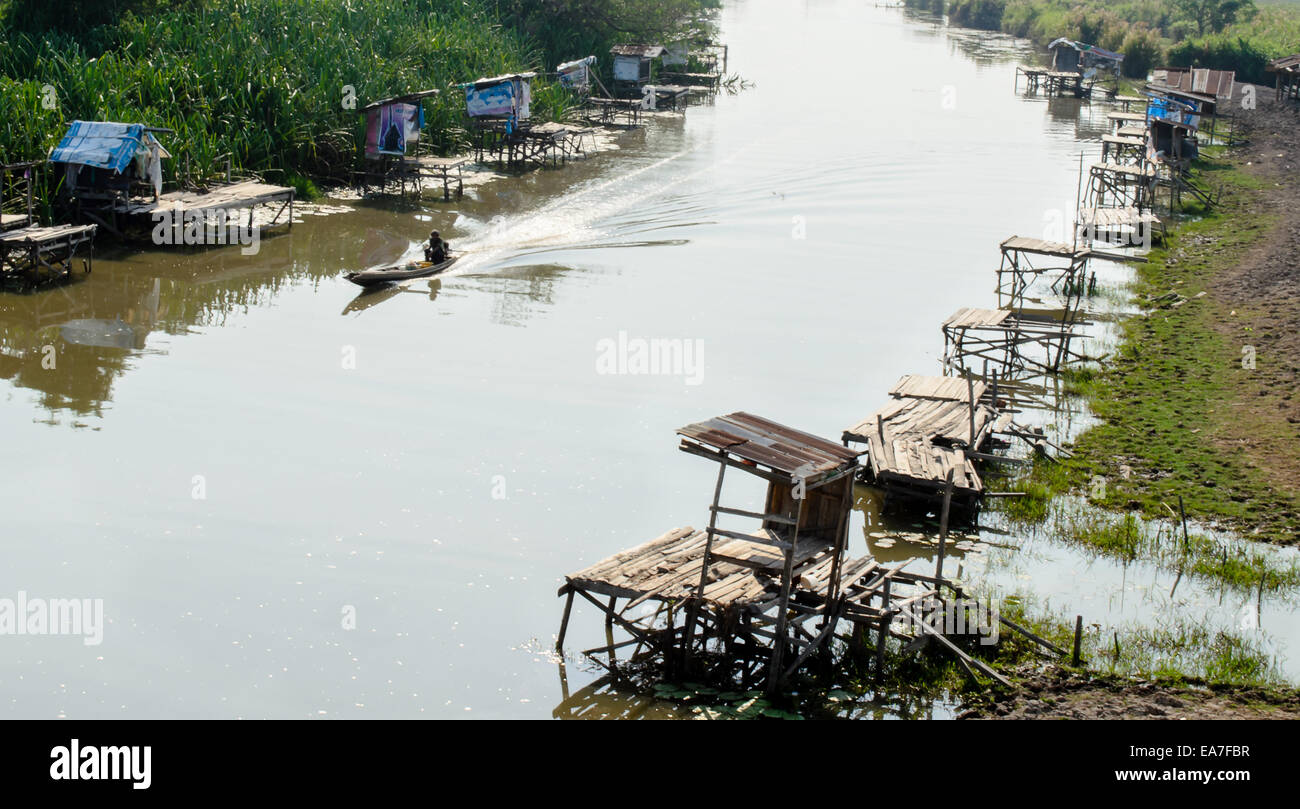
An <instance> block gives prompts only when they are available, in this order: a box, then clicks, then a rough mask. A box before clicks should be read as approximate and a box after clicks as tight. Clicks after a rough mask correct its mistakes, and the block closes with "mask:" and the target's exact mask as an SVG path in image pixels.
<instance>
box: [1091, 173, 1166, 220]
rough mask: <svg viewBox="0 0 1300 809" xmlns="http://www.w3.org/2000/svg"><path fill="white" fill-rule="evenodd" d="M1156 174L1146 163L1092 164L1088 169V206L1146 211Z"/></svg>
mask: <svg viewBox="0 0 1300 809" xmlns="http://www.w3.org/2000/svg"><path fill="white" fill-rule="evenodd" d="M1157 180H1158V175H1157V173H1156V167H1155V166H1154V165H1152V164H1150V163H1147V162H1142V163H1111V162H1102V163H1093V164H1092V165H1090V166H1089V167H1088V193H1087V196H1086V199H1087V204H1088V206H1089V207H1094V208H1105V207H1118V208H1137V209H1139V210H1143V209H1146V208H1149V207H1150V206H1151V205H1152V204H1153V203H1154V201H1155V189H1156V182H1157Z"/></svg>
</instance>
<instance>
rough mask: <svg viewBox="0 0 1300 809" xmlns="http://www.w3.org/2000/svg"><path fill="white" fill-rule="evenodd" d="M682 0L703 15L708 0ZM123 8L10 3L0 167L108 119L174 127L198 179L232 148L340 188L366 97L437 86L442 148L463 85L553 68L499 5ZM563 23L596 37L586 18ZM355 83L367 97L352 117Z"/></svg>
mask: <svg viewBox="0 0 1300 809" xmlns="http://www.w3.org/2000/svg"><path fill="white" fill-rule="evenodd" d="M678 2H679V4H680V3H685V4H687V5H690V6H692V7H702V6H703V5H705V4H706V3H707V2H708V0H678ZM650 4H651V0H624V3H623V5H625V6H636V5H650ZM36 5H37V6H39V5H40V4H39V3H37V4H36ZM92 5H95V4H92ZM111 5H113V8H114V10H115V13H116V14H117V16H114V17H111V22H105V20H109V19H110V17H109V16H106V14H105V13H104V12H103V11H102V9H101V8H100V7H99V6H96V9H97V10H96V11H95V12H94V13H95V14H97V15H98V16H94V17H93V22H94V23H95V24H94V25H93V26H90V27H88V24H83V23H79V22H77V21H76V20H71V21H69V22H68V25H67V26H65V28H66V29H67V30H57V29H49V28H45V27H44V25H45V24H46V23H42V22H41V20H40V19H36V16H33V14H27V16H23V14H24V13H26V12H24V9H26V10H27V12H30V11H31V9H30V8H28V7H29V6H30V7H33V8H34V7H35V6H33V3H32V2H31V0H19V2H16V3H13V4H10V5H9V6H7V7H5V13H6V16H5V17H4V20H3V28H0V90H2V91H3V92H0V159H3V160H5V161H10V162H11V161H15V160H21V159H32V158H40V157H44V156H45V154H46V153H47V152H48V150H49V149H50V147H52V146H53V145H54V144H55V143H56V142H57V141H58V138H59V137H60V136H61V135H62V133H63V131H64V130H65V128H66V125H67V123H69V122H70V121H72V120H75V119H83V120H110V121H123V122H132V123H137V122H138V123H146V124H149V125H152V126H158V127H165V128H169V129H172V130H175V132H174V134H170V135H165V136H164V137H163V141H164V145H165V146H166V147H167V148H168V150H169V151H170V152H171V153H172V155H173V156H174V161H173V164H172V165H173V166H174V167H178V168H184V167H185V166H189V167H190V170H191V171H192V172H193V173H196V174H203V173H209V172H210V173H215V172H216V171H217V170H218V168H219V167H220V166H221V165H222V160H221V158H222V156H223V155H230V157H231V161H232V163H233V165H234V166H235V167H236V168H242V169H245V170H250V171H256V172H270V173H272V175H273V177H278V178H280V179H285V178H290V177H297V176H305V177H314V178H317V179H320V178H334V179H343V178H345V177H346V176H347V173H348V170H349V169H351V168H352V167H353V166H354V165H355V161H356V156H357V153H358V149H359V147H360V144H361V143H362V138H363V134H364V120H363V116H362V114H361V108H362V107H363V106H365V104H366V103H368V102H369V101H373V100H376V99H379V98H383V97H386V96H391V95H394V94H399V93H403V92H408V91H412V90H423V89H428V88H437V89H440V90H441V91H442V94H441V95H440V96H438V97H437V98H436V99H434V100H426V102H425V110H426V124H427V129H426V137H427V138H429V139H430V140H431V142H432V145H433V146H434V148H435V149H438V150H440V151H444V152H445V151H449V150H454V149H456V148H458V147H462V146H464V145H465V142H466V136H465V132H464V129H463V108H464V96H463V94H462V93H461V91H460V90H459V89H458V88H457V84H459V83H460V82H465V81H469V80H473V79H475V78H478V77H480V76H485V75H495V74H499V73H505V72H511V71H517V70H527V69H536V70H541V69H548V66H547V65H544V64H542V58H543V57H542V53H541V50H540V49H539V48H538V47H537V45H536V43H535V40H534V39H533V38H531V37H530V36H529V35H528V34H526V33H524V32H521V31H520V30H517V29H516V28H514V27H511V26H508V25H503V24H502V22H501V21H502V15H501V13H500V12H499V11H498V9H497V5H496V2H495V1H494V0H366V1H365V2H359V0H174V2H164V1H163V0H152V1H151V0H138V2H121V1H119V2H115V3H113V4H111ZM122 9H125V10H122ZM137 12H138V13H137ZM37 16H38V15H37ZM47 16H48V15H47ZM41 19H44V18H41ZM567 24H568V26H569V28H568V29H567V30H572V31H579V30H584V28H586V29H590V30H595V28H594V27H592V24H590V23H589V22H588V21H585V20H583V19H581V18H574V19H570V20H568V22H567ZM28 29H38V30H28ZM575 55H583V54H578V53H577V52H575ZM553 68H554V66H553V65H550V66H549V69H553ZM47 86H49V87H52V88H53V90H54V92H55V94H56V98H57V104H56V105H55V106H54V108H53V109H46V108H45V107H43V106H42V103H41V102H42V98H43V96H42V89H43V88H45V87H47ZM346 87H351V88H352V90H353V91H354V92H355V98H356V103H355V105H354V107H353V108H351V109H349V108H347V107H346V106H345V103H344V100H345V88H346ZM534 91H535V98H536V99H537V103H536V104H535V108H534V109H535V114H536V115H537V116H538V117H541V118H543V119H546V118H548V117H552V116H559V115H562V114H563V113H564V111H565V109H566V99H565V98H564V97H563V95H562V93H560V92H559V91H558V90H557V89H555V88H554V87H553V86H551V83H550V82H548V80H547V79H546V78H545V77H539V79H538V80H537V81H536V82H535V83H534Z"/></svg>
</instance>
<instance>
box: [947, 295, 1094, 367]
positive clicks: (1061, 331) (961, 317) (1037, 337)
mask: <svg viewBox="0 0 1300 809" xmlns="http://www.w3.org/2000/svg"><path fill="white" fill-rule="evenodd" d="M1088 325H1091V324H1089V323H1086V322H1082V321H1078V320H1076V319H1075V318H1074V317H1073V314H1072V313H1071V312H1070V311H1069V310H1067V311H1066V312H1065V313H1064V315H1063V317H1062V319H1061V320H1059V321H1058V320H1054V319H1052V318H1051V317H1048V316H1045V315H1038V314H1031V313H1028V312H1025V311H1016V312H1012V311H1009V310H1006V309H979V308H975V307H963V308H961V309H958V310H957V311H956V312H954V313H953V314H952V315H951V316H950V317H949V318H948V319H947V320H945V321H944V322H943V326H942V331H943V339H944V367H945V368H946V369H948V370H949V371H955V370H964V371H966V372H968V373H970V372H973V371H974V369H973V368H972V367H971V366H970V363H971V362H973V361H983V362H985V363H987V364H988V366H989V367H993V368H995V369H998V370H999V373H1000V375H1001V376H1004V377H1005V376H1014V375H1017V374H1025V373H1028V374H1030V375H1035V374H1041V373H1055V372H1057V371H1059V370H1060V369H1061V367H1062V366H1064V365H1066V364H1068V363H1070V362H1073V361H1078V360H1083V359H1086V357H1085V356H1084V355H1083V354H1081V353H1080V352H1078V351H1075V350H1074V349H1073V347H1072V344H1073V341H1074V339H1075V338H1076V337H1079V336H1080V334H1079V332H1078V331H1077V329H1079V328H1081V327H1084V326H1088Z"/></svg>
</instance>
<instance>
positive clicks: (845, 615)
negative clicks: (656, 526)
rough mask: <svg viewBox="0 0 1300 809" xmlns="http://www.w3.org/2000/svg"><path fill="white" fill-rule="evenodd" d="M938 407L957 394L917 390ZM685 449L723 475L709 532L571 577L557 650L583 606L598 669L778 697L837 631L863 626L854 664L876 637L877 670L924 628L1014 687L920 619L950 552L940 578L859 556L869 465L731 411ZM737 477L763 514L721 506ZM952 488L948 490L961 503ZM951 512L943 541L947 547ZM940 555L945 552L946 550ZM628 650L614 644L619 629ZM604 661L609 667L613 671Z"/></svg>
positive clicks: (682, 536) (703, 425) (697, 432)
mask: <svg viewBox="0 0 1300 809" xmlns="http://www.w3.org/2000/svg"><path fill="white" fill-rule="evenodd" d="M905 384H907V385H912V386H914V388H915V389H917V390H922V389H923V391H928V392H931V393H933V394H934V395H937V396H942V395H947V393H948V392H949V387H945V386H944V385H943V384H933V383H930V382H928V381H925V380H914V381H910V382H908V381H905ZM677 432H678V435H680V436H681V444H680V447H679V448H680V449H681V450H682V451H683V452H686V453H688V454H691V455H695V456H698V457H701V458H706V459H708V460H711V461H714V462H716V463H717V464H718V477H717V482H716V484H715V486H714V493H713V504H712V506H710V508H709V524H708V527H707V528H706V529H703V530H699V529H696V528H693V527H690V526H686V527H682V528H675V529H673V530H671V531H668V532H665V533H663V534H661V535H660V536H658V537H656V538H655V539H652V540H650V541H649V542H646V543H643V544H641V545H638V546H636V547H635V548H632V549H631V550H627V551H623V552H621V553H616V554H614V555H612V556H610V557H608V558H606V559H603V560H601V561H599V562H597V563H595V564H593V565H590V566H588V567H586V568H583V569H581V570H578V571H577V572H574V573H570V574H569V575H567V576H565V580H564V584H563V585H562V586H561V587H560V588H559V592H558V595H559V596H561V597H563V598H565V604H564V617H563V619H562V620H561V624H560V632H559V636H558V638H557V641H556V647H557V648H558V649H563V647H564V641H565V638H566V636H567V634H568V628H569V619H570V617H571V615H572V611H573V604H574V601H575V599H576V598H581V599H582V600H583V601H585V602H587V603H589V604H591V605H592V606H594V607H596V609H598V610H599V611H600V612H601V613H602V614H603V616H604V619H605V639H606V643H605V645H603V646H600V647H596V648H592V649H586V650H585V651H584V652H583V654H584V655H586V656H587V658H588V659H590V660H592V661H594V662H596V663H599V664H601V665H603V666H605V667H606V668H607V669H608V670H609V673H610V675H611V676H613V677H618V676H619V672H620V670H619V668H618V665H617V661H616V657H615V653H616V651H617V650H619V649H626V648H628V647H632V650H631V653H630V658H629V660H630V661H631V662H634V663H638V664H641V665H642V666H653V667H657V668H660V669H661V670H662V673H663V676H664V677H665V678H668V679H675V678H676V679H680V678H684V677H690V678H700V679H701V680H702V681H706V682H713V683H729V684H734V685H738V686H739V687H741V688H744V689H748V688H750V687H752V686H756V685H759V684H762V685H763V686H764V687H765V689H766V690H767V692H768V693H772V692H774V691H776V690H777V689H778V688H780V687H781V685H782V684H784V683H786V682H787V681H788V680H789V678H790V677H792V676H793V675H794V674H795V673H796V672H798V671H799V670H800V669H801V668H803V667H804V666H805V664H807V663H809V662H810V661H816V662H819V663H822V664H829V663H830V662H831V655H832V653H833V647H832V644H831V641H832V640H833V639H834V638H836V637H837V636H836V630H837V627H838V626H839V625H840V623H841V622H845V621H847V622H848V623H849V624H851V625H852V626H853V634H852V637H851V638H850V639H849V640H850V643H849V649H850V652H851V653H855V656H856V654H860V653H862V652H864V651H866V650H867V649H869V648H870V647H869V645H868V643H867V635H868V633H869V632H872V631H874V633H875V636H876V637H875V645H874V648H875V670H876V672H877V674H879V673H880V671H881V670H882V667H883V664H884V654H885V648H886V642H887V641H888V639H889V638H890V637H906V638H908V639H909V640H912V639H915V637H916V636H915V635H904V634H901V633H899V632H897V631H895V630H894V629H893V628H892V626H891V625H892V624H893V623H894V621H895V619H898V618H902V619H904V620H910V621H913V622H914V623H913V628H914V629H915V631H917V632H919V633H921V634H925V635H928V636H931V637H933V638H934V639H936V640H937V641H938V642H939V643H941V644H943V645H944V646H945V647H946V648H948V649H949V650H951V651H952V652H953V653H954V654H956V655H958V656H959V658H960V659H961V660H962V662H963V663H965V664H966V665H968V666H973V667H975V668H979V669H980V670H981V671H983V672H984V673H985V674H987V675H988V676H990V677H992V678H993V679H995V680H997V681H999V682H1002V683H1004V684H1005V683H1007V681H1006V679H1005V678H1003V677H1001V675H999V674H997V672H995V671H993V670H992V669H989V668H988V667H987V666H985V665H984V664H983V663H981V662H979V661H978V660H976V659H974V658H971V657H970V656H968V655H966V654H965V653H963V652H962V651H961V650H960V649H959V648H957V647H956V646H955V645H953V644H952V643H951V642H949V641H948V640H947V639H946V638H944V637H943V634H942V632H941V631H940V630H939V629H936V628H935V626H934V624H933V623H929V622H927V621H925V620H917V618H916V616H917V615H918V614H921V613H923V612H924V610H925V608H926V606H927V605H935V604H942V603H943V598H944V593H943V592H942V591H943V590H944V589H945V588H947V589H948V590H950V591H952V592H953V593H956V594H958V595H960V591H959V590H958V588H956V587H955V586H954V585H952V584H951V583H949V582H947V581H946V580H945V579H944V578H943V569H942V565H943V563H942V558H943V557H942V552H941V553H940V556H939V558H940V561H939V562H938V563H937V564H936V569H935V575H934V576H923V575H919V574H914V573H909V572H907V571H905V570H903V567H904V565H898V566H895V567H887V566H884V565H881V564H880V563H878V562H877V561H876V560H874V559H871V558H849V557H848V556H847V553H846V551H847V541H848V525H849V515H850V512H851V510H852V506H853V478H854V474H853V473H854V470H855V469H856V468H857V458H858V455H859V453H855V452H853V451H851V450H849V449H847V448H845V447H842V446H840V445H838V444H835V443H833V442H831V441H827V440H825V439H822V438H818V437H816V436H814V435H811V434H809V433H804V432H800V431H798V430H794V429H792V428H790V427H786V426H784V425H781V424H777V423H776V422H772V421H769V420H767V419H763V418H761V417H758V416H754V415H751V414H748V413H732V414H730V415H727V416H719V417H717V418H713V419H709V420H707V421H703V422H698V423H696V424H690V425H687V426H685V427H683V428H681V429H680V430H678V431H677ZM729 469H733V470H737V471H743V472H745V473H746V474H748V475H753V476H755V477H758V478H760V479H762V480H766V481H767V483H768V486H767V493H766V496H765V497H764V498H763V500H762V503H763V505H762V507H761V508H760V510H759V511H750V510H746V509H740V508H730V507H724V506H722V505H721V504H720V498H721V494H722V487H723V481H724V476H725V474H726V472H727V470H729ZM950 496H951V489H950V490H949V497H950ZM723 520H727V521H736V520H757V521H758V522H759V524H760V527H759V528H758V529H757V530H750V531H740V530H731V529H727V528H723V527H721V524H720V522H721V521H723ZM947 521H948V512H947V508H945V509H944V511H943V515H942V519H941V526H942V527H941V536H943V537H946V535H947ZM941 547H942V541H941ZM616 627H617V629H618V631H619V634H620V635H621V636H623V639H616V636H615V628H616ZM605 657H607V658H608V662H607V661H606V659H604V658H605Z"/></svg>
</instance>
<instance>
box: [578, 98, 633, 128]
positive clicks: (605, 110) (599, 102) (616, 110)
mask: <svg viewBox="0 0 1300 809" xmlns="http://www.w3.org/2000/svg"><path fill="white" fill-rule="evenodd" d="M587 104H588V105H589V106H590V107H591V112H592V113H594V114H593V115H591V116H590V118H589V119H588V120H589V121H590V122H591V123H593V124H599V125H600V126H607V127H613V128H617V129H636V128H637V127H639V126H641V100H640V99H636V98H599V97H593V98H589V99H587Z"/></svg>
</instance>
